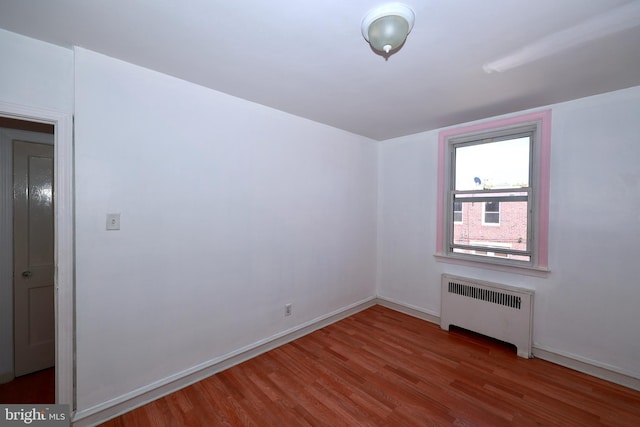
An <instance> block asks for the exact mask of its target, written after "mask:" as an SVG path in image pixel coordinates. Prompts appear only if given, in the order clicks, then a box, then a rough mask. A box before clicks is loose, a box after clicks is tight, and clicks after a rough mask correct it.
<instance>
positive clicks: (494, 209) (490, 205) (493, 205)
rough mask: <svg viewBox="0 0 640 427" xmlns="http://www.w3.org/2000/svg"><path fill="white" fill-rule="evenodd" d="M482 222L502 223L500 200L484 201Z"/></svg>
mask: <svg viewBox="0 0 640 427" xmlns="http://www.w3.org/2000/svg"><path fill="white" fill-rule="evenodd" d="M482 222H483V223H484V224H485V225H488V224H497V225H500V202H484V214H483V215H482Z"/></svg>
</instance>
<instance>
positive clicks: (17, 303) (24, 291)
mask: <svg viewBox="0 0 640 427" xmlns="http://www.w3.org/2000/svg"><path fill="white" fill-rule="evenodd" d="M53 213H54V210H53V146H51V145H44V144H36V143H31V142H23V141H14V142H13V240H14V258H13V259H14V269H13V286H14V293H13V295H14V352H15V357H14V371H15V376H20V375H25V374H28V373H31V372H35V371H38V370H41V369H45V368H49V367H52V366H54V363H55V312H54V241H53V240H54V238H53V236H54V234H53V232H54V229H53V224H54V216H53Z"/></svg>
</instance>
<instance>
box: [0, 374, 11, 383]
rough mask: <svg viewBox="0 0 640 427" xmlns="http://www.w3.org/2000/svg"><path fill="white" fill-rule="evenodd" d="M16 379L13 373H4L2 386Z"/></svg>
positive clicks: (0, 381) (0, 375)
mask: <svg viewBox="0 0 640 427" xmlns="http://www.w3.org/2000/svg"><path fill="white" fill-rule="evenodd" d="M14 378H15V377H14V376H13V371H12V372H3V373H1V374H0V384H5V383H8V382H11V381H13V379H14Z"/></svg>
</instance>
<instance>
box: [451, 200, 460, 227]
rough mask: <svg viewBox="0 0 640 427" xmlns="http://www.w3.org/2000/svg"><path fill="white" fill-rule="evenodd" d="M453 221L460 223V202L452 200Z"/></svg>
mask: <svg viewBox="0 0 640 427" xmlns="http://www.w3.org/2000/svg"><path fill="white" fill-rule="evenodd" d="M453 222H457V223H460V224H462V202H453Z"/></svg>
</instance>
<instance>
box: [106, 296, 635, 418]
mask: <svg viewBox="0 0 640 427" xmlns="http://www.w3.org/2000/svg"><path fill="white" fill-rule="evenodd" d="M448 425H456V426H541V425H542V426H602V425H606V426H640V392H637V391H634V390H631V389H628V388H625V387H622V386H618V385H615V384H612V383H609V382H606V381H603V380H599V379H597V378H594V377H590V376H588V375H585V374H581V373H579V372H576V371H572V370H569V369H566V368H563V367H561V366H558V365H554V364H552V363H549V362H545V361H543V360H540V359H529V360H527V359H522V358H518V357H517V356H516V354H515V349H514V348H512V347H510V346H508V345H505V344H503V343H500V342H497V341H494V340H491V339H488V338H485V337H481V336H478V335H475V334H472V333H470V332H466V331H461V330H454V331H452V332H446V331H443V330H441V329H440V327H439V326H438V325H435V324H432V323H429V322H425V321H422V320H419V319H416V318H413V317H410V316H407V315H404V314H402V313H398V312H396V311H393V310H390V309H387V308H384V307H381V306H374V307H372V308H369V309H367V310H365V311H362V312H360V313H358V314H355V315H353V316H351V317H349V318H347V319H344V320H342V321H340V322H337V323H335V324H332V325H330V326H328V327H326V328H323V329H321V330H319V331H316V332H314V333H312V334H309V335H307V336H305V337H303V338H300V339H298V340H296V341H293V342H291V343H289V344H286V345H284V346H282V347H279V348H277V349H275V350H272V351H270V352H268V353H265V354H263V355H261V356H258V357H256V358H254V359H252V360H249V361H247V362H245V363H242V364H240V365H237V366H235V367H232V368H230V369H228V370H226V371H224V372H221V373H219V374H217V375H214V376H212V377H209V378H207V379H206V380H203V381H200V382H198V383H196V384H194V385H192V386H189V387H186V388H184V389H182V390H180V391H177V392H175V393H173V394H170V395H168V396H166V397H164V398H161V399H159V400H157V401H154V402H152V403H150V404H147V405H145V406H142V407H140V408H138V409H136V410H134V411H131V412H129V413H127V414H124V415H122V416H120V417H118V418H115V419H113V420H110V421H109V422H107V423H105V424H103V426H107V427H116V426H260V427H262V426H448Z"/></svg>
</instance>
